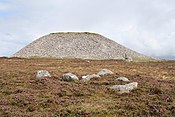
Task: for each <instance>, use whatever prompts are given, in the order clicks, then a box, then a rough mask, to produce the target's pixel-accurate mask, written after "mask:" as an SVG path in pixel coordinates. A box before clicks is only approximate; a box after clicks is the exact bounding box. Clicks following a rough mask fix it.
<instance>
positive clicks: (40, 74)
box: [36, 70, 51, 78]
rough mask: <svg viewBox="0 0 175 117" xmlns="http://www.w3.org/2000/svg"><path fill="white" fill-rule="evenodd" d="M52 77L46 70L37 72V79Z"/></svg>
mask: <svg viewBox="0 0 175 117" xmlns="http://www.w3.org/2000/svg"><path fill="white" fill-rule="evenodd" d="M46 77H51V75H50V73H49V72H48V71H46V70H39V71H37V74H36V78H46Z"/></svg>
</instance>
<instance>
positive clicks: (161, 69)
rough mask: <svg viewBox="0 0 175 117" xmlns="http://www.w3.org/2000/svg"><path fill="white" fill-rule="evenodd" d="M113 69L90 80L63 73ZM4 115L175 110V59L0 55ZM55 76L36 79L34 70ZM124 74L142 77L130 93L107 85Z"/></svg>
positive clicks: (166, 115)
mask: <svg viewBox="0 0 175 117" xmlns="http://www.w3.org/2000/svg"><path fill="white" fill-rule="evenodd" d="M103 68H107V69H110V70H112V71H113V72H114V73H115V74H114V75H110V76H104V77H102V78H96V79H93V80H91V81H89V82H87V83H83V82H64V81H61V76H62V74H64V73H66V72H73V73H74V74H76V75H78V76H79V77H80V76H81V75H86V74H92V73H97V72H98V71H99V70H100V69H103ZM0 69H1V70H0V116H1V117H3V116H6V117H7V116H35V117H38V116H47V117H59V116H65V117H67V116H100V117H103V116H108V117H110V116H111V117H114V116H127V117H128V116H161V117H174V116H175V98H174V97H175V92H174V91H175V87H174V86H175V77H174V76H175V62H174V61H167V62H166V61H165V62H149V63H146V62H145V63H128V62H124V61H117V60H103V61H97V60H96V61H95V60H93V61H92V60H89V61H87V60H79V59H17V58H11V59H7V58H1V59H0ZM40 69H45V70H48V71H49V72H50V73H51V75H52V77H51V78H45V79H42V80H37V79H36V78H35V75H36V71H37V70H40ZM119 76H125V77H128V78H129V79H130V81H131V82H133V81H136V82H138V83H139V86H138V89H136V90H134V91H131V93H129V94H121V95H119V94H117V93H116V92H114V91H112V90H110V89H109V88H108V87H110V86H111V85H114V84H117V83H115V82H114V79H115V78H116V77H119Z"/></svg>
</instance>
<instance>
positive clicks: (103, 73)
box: [97, 69, 114, 76]
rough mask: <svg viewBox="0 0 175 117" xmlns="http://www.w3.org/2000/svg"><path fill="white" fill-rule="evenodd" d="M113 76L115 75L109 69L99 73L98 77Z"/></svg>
mask: <svg viewBox="0 0 175 117" xmlns="http://www.w3.org/2000/svg"><path fill="white" fill-rule="evenodd" d="M111 74H114V73H113V72H112V71H110V70H108V69H102V70H100V71H99V72H98V73H97V75H100V76H104V75H111Z"/></svg>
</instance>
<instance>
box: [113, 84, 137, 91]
mask: <svg viewBox="0 0 175 117" xmlns="http://www.w3.org/2000/svg"><path fill="white" fill-rule="evenodd" d="M137 86H138V83H137V82H133V83H129V84H125V85H114V86H112V87H110V88H111V89H114V90H115V91H117V92H118V93H120V94H122V93H129V92H130V91H131V90H133V89H136V88H137Z"/></svg>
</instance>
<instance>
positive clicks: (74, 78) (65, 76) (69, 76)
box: [62, 73, 79, 82]
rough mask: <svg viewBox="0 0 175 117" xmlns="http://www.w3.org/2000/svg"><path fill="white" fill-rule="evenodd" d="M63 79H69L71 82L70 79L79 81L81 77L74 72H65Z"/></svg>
mask: <svg viewBox="0 0 175 117" xmlns="http://www.w3.org/2000/svg"><path fill="white" fill-rule="evenodd" d="M62 79H63V80H64V81H68V82H70V81H78V80H79V78H78V77H77V76H76V75H75V74H72V73H66V74H63V76H62Z"/></svg>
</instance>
